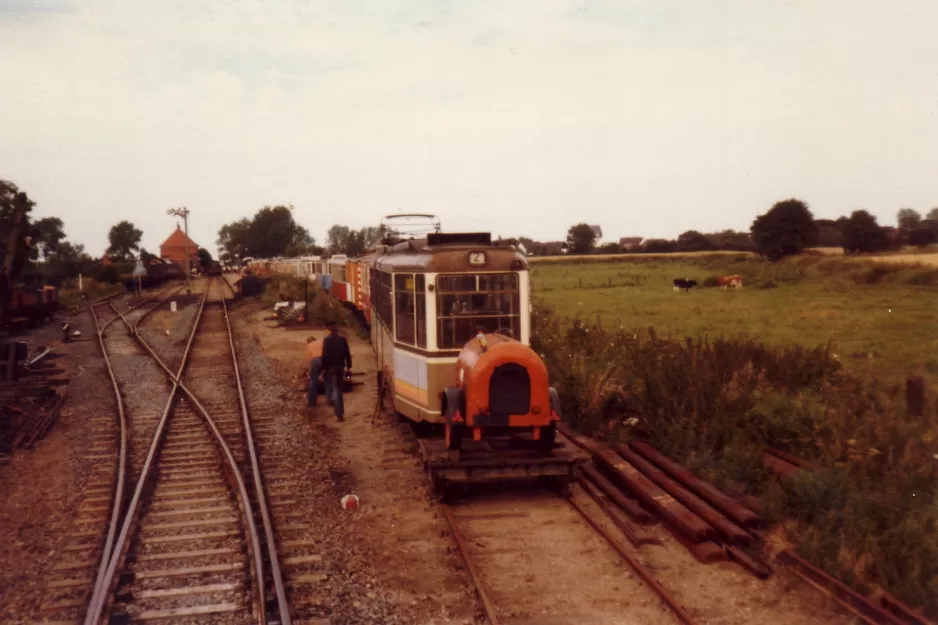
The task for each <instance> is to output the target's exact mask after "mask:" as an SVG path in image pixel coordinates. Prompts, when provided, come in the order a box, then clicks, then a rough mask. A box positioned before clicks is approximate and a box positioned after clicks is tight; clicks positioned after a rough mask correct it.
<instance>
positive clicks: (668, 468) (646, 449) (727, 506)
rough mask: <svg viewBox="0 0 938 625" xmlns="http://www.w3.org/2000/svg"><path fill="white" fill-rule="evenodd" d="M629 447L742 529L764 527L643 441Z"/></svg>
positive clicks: (754, 515)
mask: <svg viewBox="0 0 938 625" xmlns="http://www.w3.org/2000/svg"><path fill="white" fill-rule="evenodd" d="M629 447H631V448H632V449H634V450H635V451H637V452H638V453H640V454H641V455H642V456H644V457H645V458H647V459H648V460H650V461H651V462H653V463H655V464H656V465H658V467H660V468H661V469H662V470H663V471H665V472H666V473H667V474H668V475H670V476H671V477H673V478H674V479H676V480H677V481H678V482H680V483H681V484H683V485H684V486H686V487H687V488H689V489H690V490H692V491H693V492H695V493H697V495H699V496H700V497H701V498H703V499H705V500H706V501H708V502H710V504H711V505H713V506H714V507H716V508H717V509H719V510H720V511H721V512H723V514H725V515H726V516H727V517H729V518H730V519H732V520H733V521H735V522H736V523H738V524H739V525H741V526H743V527H764V526H765V520H764V519H763V518H762V517H761V516H759V515H758V514H757V513H755V512H753V511H752V510H750V509H749V508H747V507H746V506H744V505H742V504H741V503H740V502H738V501H736V500H735V499H733V498H732V497H730V496H729V495H727V494H726V493H724V492H723V491H721V490H720V489H719V488H717V487H716V486H714V485H712V484H710V483H709V482H705V481H704V480H702V479H700V478H699V477H697V476H696V475H694V474H693V473H691V472H690V471H688V470H687V469H685V468H684V467H682V466H681V465H679V464H677V463H676V462H674V461H672V460H671V459H670V458H668V457H667V456H665V455H664V454H662V453H661V452H660V451H658V450H657V449H655V448H654V447H652V446H651V445H649V444H648V443H646V442H644V441H635V442H632V443H629Z"/></svg>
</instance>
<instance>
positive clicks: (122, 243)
mask: <svg viewBox="0 0 938 625" xmlns="http://www.w3.org/2000/svg"><path fill="white" fill-rule="evenodd" d="M142 236H143V231H141V230H139V229H138V228H136V227H134V225H133V224H132V223H130V222H129V221H122V222H120V223H118V224H116V225H114V226H111V231H110V232H108V235H107V238H108V242H109V243H110V245H108V248H107V255H108V258H110V259H111V260H115V261H127V260H130V259H131V258H133V256H134V251H135V250H137V249H139V248H140V238H141V237H142Z"/></svg>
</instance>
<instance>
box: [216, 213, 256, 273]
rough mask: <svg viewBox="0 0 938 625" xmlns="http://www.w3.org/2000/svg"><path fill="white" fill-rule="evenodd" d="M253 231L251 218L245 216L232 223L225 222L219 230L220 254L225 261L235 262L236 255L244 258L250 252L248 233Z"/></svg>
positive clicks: (217, 242) (218, 243)
mask: <svg viewBox="0 0 938 625" xmlns="http://www.w3.org/2000/svg"><path fill="white" fill-rule="evenodd" d="M250 231H251V220H250V219H248V218H247V217H245V218H244V219H239V220H238V221H233V222H231V223H230V224H225V225H224V226H222V227H221V228H219V230H218V238H217V239H216V240H215V243H216V244H217V245H218V252H219V254H218V256H219V258H220V259H221V260H223V261H225V262H229V263H230V262H233V261H234V259H235V257H238V258H244V257H245V256H250V254H248V235H249V233H250Z"/></svg>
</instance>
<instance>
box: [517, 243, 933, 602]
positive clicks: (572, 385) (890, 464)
mask: <svg viewBox="0 0 938 625" xmlns="http://www.w3.org/2000/svg"><path fill="white" fill-rule="evenodd" d="M531 272H532V284H533V289H532V290H533V293H534V296H535V300H536V305H535V307H534V316H533V326H534V329H535V332H534V335H533V337H532V346H533V347H534V348H535V349H537V350H538V352H539V353H541V354H542V355H543V357H544V359H545V361H546V363H547V364H548V369H549V370H550V372H551V378H552V380H553V381H554V383H555V384H556V386H557V388H558V392H559V394H560V399H561V410H562V413H563V415H564V419H565V420H566V421H568V422H569V423H571V424H572V425H573V426H574V427H576V428H578V429H579V430H581V431H584V432H587V433H592V434H595V435H597V436H601V437H608V438H613V439H622V438H624V439H628V438H629V437H631V436H634V435H635V430H637V431H639V432H640V433H641V435H642V436H648V437H649V440H650V441H651V443H652V444H653V445H655V446H656V447H658V448H659V449H661V450H662V451H663V452H664V453H665V454H666V455H668V456H669V457H671V458H674V459H676V460H677V461H678V462H681V463H683V464H685V465H686V466H687V467H688V468H690V469H691V470H692V471H694V472H695V473H696V474H698V475H700V476H702V477H704V478H705V479H708V480H711V481H713V482H715V483H716V484H717V485H718V486H719V487H720V488H723V489H725V490H727V491H728V492H730V493H734V494H735V493H741V492H746V493H749V494H753V495H756V496H757V497H759V498H760V499H761V501H762V502H763V503H764V507H765V510H766V511H767V514H768V515H769V517H770V518H772V519H774V520H776V521H779V522H780V525H778V526H777V529H778V532H777V535H776V538H778V539H779V540H781V541H782V542H788V543H790V544H792V545H795V546H796V548H797V549H798V551H799V552H800V553H801V554H802V555H803V556H805V557H806V558H808V559H809V560H810V561H812V562H813V563H815V564H816V565H818V566H820V567H822V568H824V569H825V570H827V571H828V572H830V573H832V574H834V575H837V576H839V577H841V578H842V579H844V580H845V581H847V582H848V583H851V584H854V585H856V586H857V587H858V588H860V589H862V590H863V592H871V591H872V590H874V589H875V588H877V587H883V588H886V589H888V590H889V591H890V592H893V593H895V594H896V595H897V596H899V597H900V598H901V599H902V600H903V601H906V602H908V603H910V604H912V605H915V606H917V607H919V606H920V607H924V609H925V611H926V613H928V614H930V615H932V616H934V615H938V593H935V592H934V589H935V588H938V564H936V563H938V537H936V535H935V532H934V528H935V526H936V523H938V510H936V509H935V507H934V504H933V497H932V496H931V494H930V493H932V492H933V491H934V485H935V484H936V483H938V462H935V460H936V459H938V429H936V427H935V423H936V421H935V417H936V415H938V396H936V393H935V390H934V389H935V388H936V386H938V385H936V384H935V382H936V380H938V375H936V374H938V355H936V354H938V349H936V348H938V267H935V266H930V265H926V264H924V263H923V264H921V265H909V264H903V263H882V262H872V261H866V262H863V261H859V260H855V259H852V258H851V259H844V258H839V257H833V256H831V255H824V254H813V255H808V256H804V257H801V258H796V259H790V260H787V261H784V262H780V263H768V262H766V261H763V260H761V259H758V258H756V257H753V256H751V255H746V254H735V255H734V254H722V255H697V256H680V255H672V256H669V257H657V258H648V257H629V258H620V259H617V260H615V261H609V260H605V261H598V262H597V261H594V260H593V259H591V258H590V259H585V262H583V261H581V262H577V261H576V260H573V261H572V262H569V261H568V262H567V263H556V262H555V263H543V264H542V263H537V264H533V265H532V268H531ZM731 274H739V275H740V276H742V278H743V281H744V286H743V288H742V289H740V290H732V289H728V290H725V291H724V290H721V289H719V288H715V287H709V288H708V287H703V288H699V289H691V291H690V292H687V293H685V292H683V291H681V292H677V293H676V292H674V290H673V282H674V280H675V279H677V278H682V279H690V280H696V281H697V282H698V283H700V284H702V285H706V284H712V283H714V282H715V278H716V277H717V276H725V275H731ZM570 318H574V319H576V318H578V319H577V320H575V321H571V319H570ZM685 337H687V338H685ZM828 344H830V345H831V351H830V352H828V351H827V349H826V348H825V347H826V346H827V345H828ZM816 346H821V348H820V349H812V348H814V347H816ZM805 348H807V349H805ZM870 356H872V358H871V357H870ZM838 361H839V362H838ZM841 365H843V369H842V367H841ZM920 368H924V369H925V370H926V379H927V380H928V381H929V382H930V383H931V390H929V391H928V392H927V393H926V396H927V399H926V402H925V405H924V407H923V409H922V410H923V413H922V416H910V415H909V414H908V413H907V403H906V400H905V397H904V393H903V391H904V386H903V385H902V382H903V381H904V379H905V377H906V376H907V375H908V374H910V373H917V372H918V371H919V370H920ZM766 445H769V446H773V447H777V448H779V449H782V450H784V451H787V452H789V453H792V454H794V455H796V456H798V457H801V458H803V459H805V460H808V461H810V462H812V463H814V466H815V467H817V468H816V469H812V470H811V471H806V472H800V473H799V474H796V475H795V476H794V477H793V478H792V479H791V480H786V481H784V483H783V482H781V481H778V480H776V479H774V478H772V477H771V476H770V475H769V474H768V473H767V472H766V470H765V468H764V467H763V465H762V453H763V449H764V446H766ZM920 493H921V494H924V496H916V495H918V494H920ZM910 494H911V495H910Z"/></svg>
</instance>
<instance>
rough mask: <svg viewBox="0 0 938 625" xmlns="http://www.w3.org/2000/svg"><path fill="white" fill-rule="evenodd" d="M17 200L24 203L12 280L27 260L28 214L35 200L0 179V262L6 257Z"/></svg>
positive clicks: (28, 254) (29, 245)
mask: <svg viewBox="0 0 938 625" xmlns="http://www.w3.org/2000/svg"><path fill="white" fill-rule="evenodd" d="M17 198H20V199H19V201H21V202H24V203H25V213H24V215H23V220H22V221H21V222H20V223H21V228H20V233H21V236H20V237H19V238H18V239H17V244H16V249H15V256H14V258H13V278H14V280H15V279H16V278H17V277H18V276H19V275H20V274H21V273H22V272H23V269H24V267H26V265H27V263H28V262H29V257H30V254H31V240H30V236H29V234H28V233H29V232H30V220H29V214H30V213H31V212H32V210H33V207H34V206H35V205H36V203H35V202H33V201H32V200H30V199H29V197H28V196H27V195H26V194H25V193H23V192H22V191H20V189H19V188H18V187H17V186H16V185H15V184H13V183H12V182H10V181H8V180H3V179H0V264H2V263H3V260H4V259H5V258H6V254H7V245H8V244H9V240H10V233H11V231H12V230H13V215H14V208H15V206H16V203H17V201H18V200H17Z"/></svg>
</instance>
